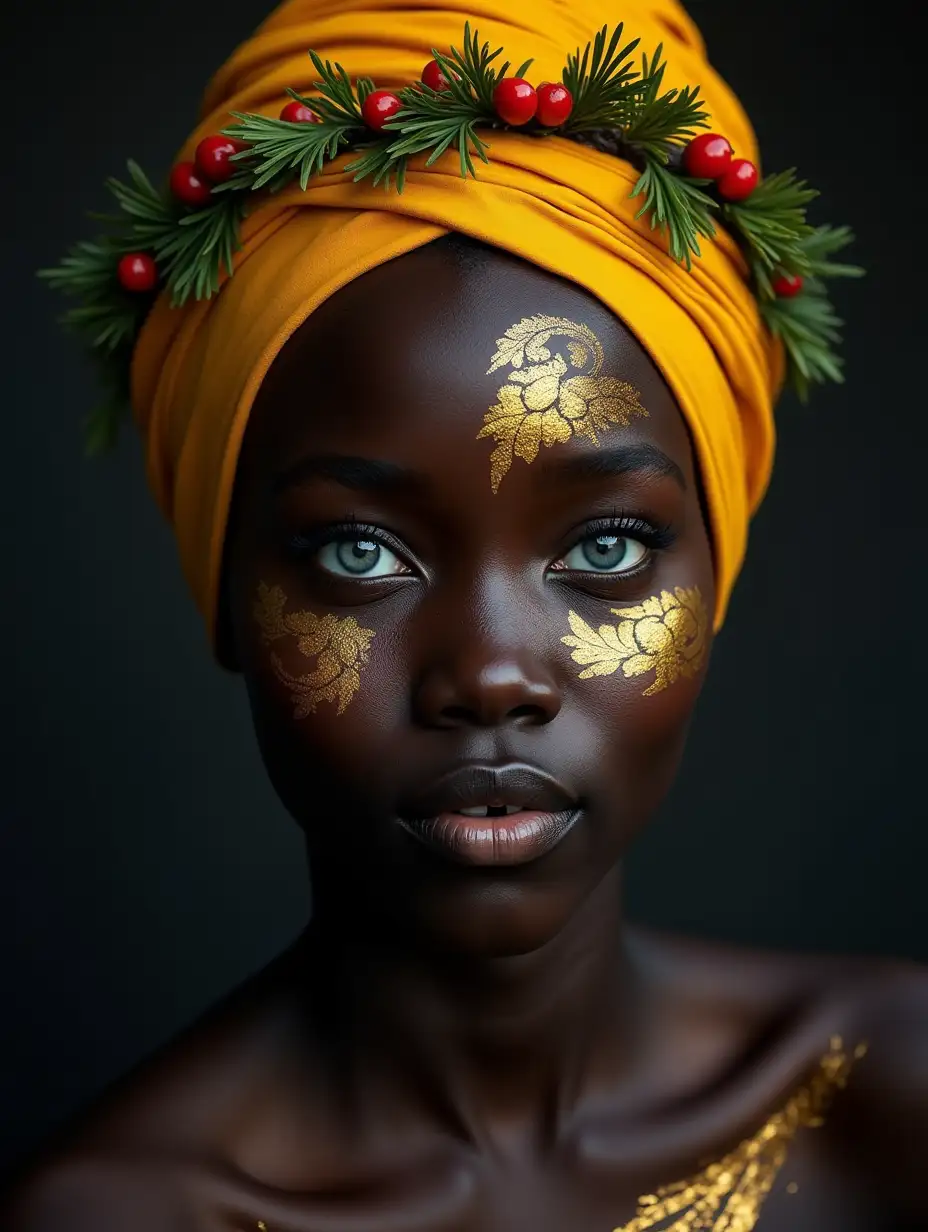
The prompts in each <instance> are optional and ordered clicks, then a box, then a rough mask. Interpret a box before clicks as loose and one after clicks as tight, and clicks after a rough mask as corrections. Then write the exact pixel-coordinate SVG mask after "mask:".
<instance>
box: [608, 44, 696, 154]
mask: <svg viewBox="0 0 928 1232" xmlns="http://www.w3.org/2000/svg"><path fill="white" fill-rule="evenodd" d="M663 50H664V45H663V43H661V44H659V45H658V47H657V50H656V51H655V52H654V55H653V56H651V58H650V59H648V57H647V56H643V57H642V62H641V77H640V80H639V82H638V83H637V88H635V89H634V91H633V98H634V106H633V108H632V111H631V114H630V115H629V117H628V121H627V123H626V124H625V126H624V129H625V131H624V134H623V136H624V138H625V141H626V142H628V144H629V145H631V146H634V147H637V148H638V149H639V150H641V152H642V153H644V154H650V155H653V156H655V157H661V158H663V161H664V162H667V160H668V159H669V157H670V154H671V151H672V150H673V148H674V146H680V145H682V144H683V142H684V141H686V140H687V139H689V138H690V137H694V136H695V135H696V130H697V129H699V128H707V127H708V120H709V113H708V111H706V110H705V108H704V107H703V104H702V100H701V99H700V97H699V86H695V87H691V86H685V87H684V88H683V89H682V90H666V91H665V92H664V93H663V94H661V92H660V88H661V86H662V84H663V81H664V73H665V71H666V69H667V61H666V60H662V59H661V55H662V53H663Z"/></svg>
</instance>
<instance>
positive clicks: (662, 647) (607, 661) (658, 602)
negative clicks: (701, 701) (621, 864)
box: [561, 587, 711, 828]
mask: <svg viewBox="0 0 928 1232" xmlns="http://www.w3.org/2000/svg"><path fill="white" fill-rule="evenodd" d="M611 615H612V617H613V619H612V621H610V622H609V623H606V622H602V623H597V624H595V625H594V624H593V623H591V622H588V621H587V620H585V619H584V618H583V617H582V616H581V615H580V614H579V613H578V612H576V611H573V610H572V611H571V612H570V614H569V617H568V619H569V623H570V632H569V633H568V634H565V636H564V637H563V638H562V639H561V640H562V642H563V643H564V645H565V646H567V647H568V648H569V652H570V657H571V660H572V662H573V664H574V665H575V669H576V673H577V679H576V683H575V684H574V686H573V690H574V693H575V695H576V696H577V697H578V698H579V699H581V700H580V704H581V705H582V707H583V708H584V709H585V711H586V714H587V716H588V719H589V722H590V732H589V736H590V739H591V740H592V741H595V743H596V745H597V746H598V747H599V748H601V749H602V750H603V751H604V754H605V755H604V756H603V757H602V758H601V762H602V774H603V780H604V794H606V795H609V796H610V797H611V798H612V801H613V806H614V807H615V808H616V809H617V810H619V812H620V814H621V815H622V816H623V818H624V820H625V823H626V827H633V828H634V827H637V826H638V825H641V824H643V822H644V821H645V820H646V819H647V817H648V816H649V815H650V813H651V812H652V811H653V810H654V808H655V807H656V806H657V804H659V803H660V801H661V799H662V798H663V796H664V795H665V794H666V792H667V790H668V789H669V787H670V784H671V782H672V780H673V777H674V774H675V772H676V769H677V765H678V763H679V759H680V755H681V753H682V751H683V745H684V742H685V737H686V731H687V726H688V722H689V719H690V716H691V714H692V711H693V707H694V705H695V703H696V699H697V697H698V695H699V691H700V688H701V686H702V681H703V679H704V676H705V671H706V667H707V664H708V658H709V650H710V645H711V627H710V618H709V609H708V606H707V605H706V603H705V601H704V599H703V596H702V593H701V591H700V590H699V588H698V587H691V588H682V587H677V588H675V589H674V590H672V591H668V590H663V591H661V592H660V593H659V594H658V595H655V596H652V597H650V598H648V599H646V600H645V601H644V602H643V603H641V604H637V605H635V606H633V607H626V608H618V609H613V610H612V613H611ZM623 828H625V827H623Z"/></svg>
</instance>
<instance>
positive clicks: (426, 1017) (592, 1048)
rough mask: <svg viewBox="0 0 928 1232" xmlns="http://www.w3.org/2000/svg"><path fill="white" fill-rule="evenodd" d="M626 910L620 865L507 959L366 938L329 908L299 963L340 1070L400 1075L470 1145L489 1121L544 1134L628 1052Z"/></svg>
mask: <svg viewBox="0 0 928 1232" xmlns="http://www.w3.org/2000/svg"><path fill="white" fill-rule="evenodd" d="M620 907H621V893H620V879H619V873H618V870H617V869H614V870H613V871H612V872H611V873H610V874H609V875H608V876H607V877H606V878H604V880H603V881H602V882H601V883H600V885H599V886H598V887H597V889H596V890H595V891H594V892H593V893H592V894H591V895H590V897H589V898H588V899H587V900H586V901H585V902H584V904H583V906H582V907H581V908H580V909H579V910H578V911H577V913H576V914H575V915H574V916H573V917H572V918H571V920H570V921H569V923H568V924H567V925H566V926H565V927H564V928H563V929H562V930H561V932H560V933H559V934H558V935H557V936H555V937H553V938H552V939H551V940H550V941H549V942H547V943H546V944H545V945H544V946H542V947H540V948H539V949H537V950H535V951H533V952H532V953H529V954H522V955H517V956H508V957H496V956H493V957H474V956H472V955H468V956H460V955H449V954H448V953H447V952H441V953H436V952H434V951H431V952H429V951H425V950H423V949H422V948H421V947H417V946H416V945H414V944H413V943H411V941H410V937H409V934H408V933H406V934H404V935H400V934H399V933H397V932H394V931H392V930H389V929H385V928H377V927H368V928H367V929H366V930H365V931H364V932H363V934H362V932H361V930H360V929H359V928H358V927H353V928H352V927H350V926H348V925H347V923H346V921H345V920H344V918H340V916H339V913H338V911H337V908H334V907H333V908H332V909H331V910H326V909H321V910H317V913H316V916H315V918H314V920H313V922H312V924H311V925H310V926H309V928H308V929H307V931H306V933H305V935H304V938H303V939H302V941H301V943H300V947H299V953H300V954H301V955H302V958H303V961H305V962H308V964H309V968H310V971H307V978H308V980H309V981H310V982H311V985H312V988H311V991H312V994H313V1001H314V1003H315V1005H316V1006H319V1005H320V1004H322V1021H321V1029H322V1030H323V1031H324V1033H325V1036H326V1038H328V1039H330V1040H332V1041H337V1045H336V1047H337V1051H338V1052H339V1053H340V1063H341V1067H342V1068H344V1069H345V1070H347V1071H350V1072H353V1073H358V1072H359V1069H360V1068H363V1069H364V1072H365V1074H367V1075H369V1073H370V1062H371V1061H373V1064H374V1066H375V1067H377V1066H382V1067H384V1068H385V1070H386V1071H387V1072H389V1073H391V1074H394V1075H396V1074H401V1075H403V1076H404V1077H403V1079H402V1080H403V1081H404V1082H406V1081H408V1083H409V1086H410V1087H411V1088H412V1089H414V1090H415V1093H416V1094H417V1095H418V1096H419V1097H420V1098H425V1099H426V1100H427V1102H428V1103H430V1104H431V1105H432V1106H433V1107H434V1108H435V1109H437V1110H439V1112H440V1114H441V1115H442V1116H443V1118H449V1119H451V1120H453V1121H455V1122H456V1123H457V1128H458V1129H459V1130H461V1131H462V1132H465V1133H466V1134H467V1135H468V1136H473V1137H475V1138H479V1137H480V1136H482V1135H485V1134H487V1133H489V1132H491V1131H490V1129H489V1128H488V1127H489V1126H490V1125H491V1124H493V1125H496V1126H500V1125H501V1124H506V1125H507V1126H509V1127H510V1128H512V1127H514V1126H515V1125H517V1124H525V1123H530V1124H532V1125H535V1126H547V1127H549V1128H550V1127H551V1126H552V1122H554V1121H556V1122H561V1121H562V1120H563V1119H564V1118H565V1117H566V1116H568V1115H569V1112H570V1109H571V1108H573V1107H575V1106H576V1105H577V1104H578V1103H579V1102H580V1101H581V1100H582V1098H583V1096H584V1093H585V1092H586V1091H587V1090H589V1089H590V1088H591V1087H592V1085H593V1084H596V1085H601V1083H602V1080H603V1077H604V1075H605V1074H606V1073H607V1072H613V1071H615V1070H616V1069H618V1068H621V1067H623V1065H624V1059H625V1057H626V1056H627V1051H626V1045H627V1042H628V1027H629V1014H628V1012H627V1010H628V1003H629V994H630V991H631V988H630V986H631V982H632V978H633V977H632V973H631V964H630V963H629V961H628V960H627V957H626V952H625V948H624V944H623V937H622V932H621V911H620ZM320 977H321V982H322V983H323V984H324V985H325V990H324V991H323V989H322V988H321V987H320ZM318 1012H319V1011H318V1010H314V1017H315V1016H316V1014H317V1013H318ZM346 1041H350V1043H346ZM336 1064H338V1062H336Z"/></svg>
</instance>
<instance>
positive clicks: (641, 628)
mask: <svg viewBox="0 0 928 1232" xmlns="http://www.w3.org/2000/svg"><path fill="white" fill-rule="evenodd" d="M611 610H612V612H613V614H614V615H616V616H621V617H622V618H623V619H622V621H621V623H620V624H618V625H600V626H599V629H598V630H596V629H593V628H591V627H590V626H589V625H588V624H587V623H586V621H585V620H584V619H583V617H582V616H578V615H577V613H576V612H568V614H567V619H568V620H569V621H570V627H571V629H572V630H573V633H572V634H568V635H567V636H566V637H562V638H561V641H562V642H563V643H564V644H565V645H566V646H572V647H573V648H574V649H573V651H572V653H571V656H570V657H571V658H572V659H573V661H574V662H575V663H584V664H586V665H587V666H586V667H584V669H583V671H582V672H581V673H580V677H579V678H580V679H581V680H588V679H589V678H590V677H591V676H611V675H612V674H613V672H617V671H618V670H619V668H620V667H621V669H622V671H623V672H624V673H625V675H626V676H627V677H629V678H630V677H632V676H643V675H644V674H645V673H647V672H654V682H653V683H652V684H651V685H649V686H648V688H646V689H645V690H644V694H643V696H644V697H648V696H649V695H650V694H652V693H660V692H661V690H662V689H666V688H667V686H668V685H671V684H673V683H674V681H675V680H678V679H679V678H680V677H681V676H683V677H691V676H695V675H696V673H697V672H698V671H699V669H700V668H701V667H702V664H703V660H704V659H705V654H706V644H707V634H708V630H709V613H708V612H707V611H706V605H705V603H704V602H703V598H702V595H701V594H700V592H699V587H698V586H693V587H690V588H689V589H684V588H683V587H682V586H677V587H676V589H675V590H674V592H673V594H671V593H670V591H669V590H662V591H661V593H660V595H654V596H653V597H652V598H650V599H645V601H644V603H641V604H639V605H638V606H636V607H614V608H612V609H611Z"/></svg>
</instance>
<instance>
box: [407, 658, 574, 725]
mask: <svg viewBox="0 0 928 1232" xmlns="http://www.w3.org/2000/svg"><path fill="white" fill-rule="evenodd" d="M413 700H414V710H415V714H416V717H417V718H418V719H419V721H420V722H423V723H425V724H426V725H427V726H430V727H468V726H470V727H501V726H505V725H519V726H540V725H542V724H545V723H550V722H551V720H552V719H553V718H554V717H555V716H556V715H557V713H558V711H559V710H560V708H561V697H560V692H559V690H558V688H557V685H556V684H555V682H554V680H553V679H552V678H551V676H550V675H549V674H548V673H547V672H546V671H545V670H544V668H543V666H542V664H540V663H538V662H537V661H536V662H534V663H532V664H531V666H530V667H529V666H528V665H525V664H523V663H520V662H519V660H518V659H517V658H515V657H507V658H506V659H497V660H496V661H494V662H491V663H486V662H484V663H482V664H477V663H474V662H473V661H471V662H470V663H468V661H467V660H466V659H465V660H458V661H457V662H456V663H454V664H445V665H443V666H438V665H436V666H435V667H434V668H432V669H431V670H429V671H428V672H427V673H426V674H425V676H424V677H423V679H422V680H421V681H420V684H419V687H418V689H417V690H416V692H415V696H414V699H413Z"/></svg>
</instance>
